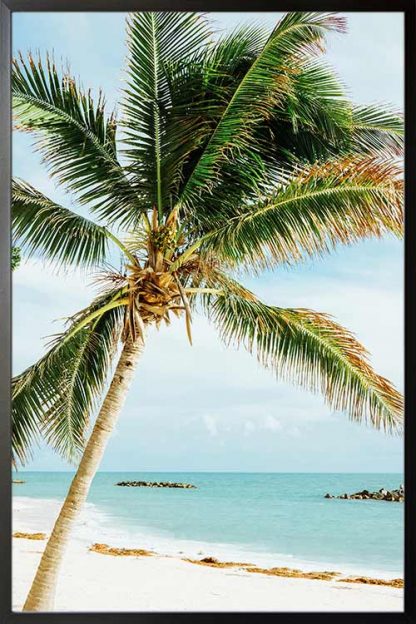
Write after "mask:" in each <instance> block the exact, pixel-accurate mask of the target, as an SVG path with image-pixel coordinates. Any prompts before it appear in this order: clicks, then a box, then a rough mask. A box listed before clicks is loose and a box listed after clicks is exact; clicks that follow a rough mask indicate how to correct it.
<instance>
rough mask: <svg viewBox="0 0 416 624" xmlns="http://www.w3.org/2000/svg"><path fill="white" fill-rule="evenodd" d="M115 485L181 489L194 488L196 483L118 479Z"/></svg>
mask: <svg viewBox="0 0 416 624" xmlns="http://www.w3.org/2000/svg"><path fill="white" fill-rule="evenodd" d="M116 485H120V486H121V487H151V488H181V489H183V490H195V489H196V485H192V484H191V483H175V482H172V481H119V483H116Z"/></svg>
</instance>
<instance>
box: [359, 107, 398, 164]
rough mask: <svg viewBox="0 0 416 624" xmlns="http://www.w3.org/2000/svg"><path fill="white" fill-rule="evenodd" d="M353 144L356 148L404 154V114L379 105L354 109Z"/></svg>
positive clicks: (362, 150)
mask: <svg viewBox="0 0 416 624" xmlns="http://www.w3.org/2000/svg"><path fill="white" fill-rule="evenodd" d="M352 144H353V146H354V147H355V148H356V150H357V151H358V150H360V151H361V152H363V153H364V152H366V151H368V152H370V153H383V152H385V153H387V154H388V155H390V156H392V157H394V156H402V155H403V145H404V123H403V117H402V115H400V114H398V113H396V112H395V111H393V110H391V109H383V108H381V107H379V106H375V105H373V106H359V107H356V108H354V109H353V115H352Z"/></svg>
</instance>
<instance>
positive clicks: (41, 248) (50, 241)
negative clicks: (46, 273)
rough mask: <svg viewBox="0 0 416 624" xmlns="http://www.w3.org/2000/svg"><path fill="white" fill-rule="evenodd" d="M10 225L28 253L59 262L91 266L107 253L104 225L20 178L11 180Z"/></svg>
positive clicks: (98, 262) (28, 254) (99, 262)
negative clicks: (53, 199) (44, 193)
mask: <svg viewBox="0 0 416 624" xmlns="http://www.w3.org/2000/svg"><path fill="white" fill-rule="evenodd" d="M12 227H13V234H14V237H15V239H16V240H18V241H19V243H20V244H21V245H22V247H23V249H24V252H25V255H26V256H28V257H29V256H31V255H32V254H40V255H41V256H42V257H43V258H45V259H47V260H53V261H55V262H57V263H58V264H64V265H76V266H94V265H99V264H101V263H102V262H103V261H104V260H105V258H106V255H107V248H108V240H109V238H108V236H107V235H106V230H105V228H103V227H102V226H100V225H97V224H96V223H94V222H93V221H90V220H89V219H86V218H85V217H82V216H80V215H78V214H76V213H75V212H72V211H71V210H69V209H68V208H64V207H63V206H59V205H58V204H56V203H55V202H53V201H52V200H51V199H49V198H48V197H46V196H45V195H43V194H42V193H40V192H39V191H37V190H36V189H35V188H33V186H31V185H30V184H28V183H27V182H23V181H21V180H13V183H12Z"/></svg>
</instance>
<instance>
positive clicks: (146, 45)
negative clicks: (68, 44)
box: [123, 11, 209, 214]
mask: <svg viewBox="0 0 416 624" xmlns="http://www.w3.org/2000/svg"><path fill="white" fill-rule="evenodd" d="M208 36H209V31H208V28H207V24H206V22H205V19H204V18H203V17H202V16H200V15H198V14H196V13H186V12H183V13H181V12H166V11H164V12H152V11H146V12H139V13H132V14H131V16H130V18H129V21H128V46H129V61H128V68H127V86H126V88H125V95H124V101H123V109H124V127H125V142H126V144H127V146H128V147H127V149H126V150H125V155H126V158H127V159H128V161H129V162H130V163H131V164H130V169H131V170H132V171H134V172H135V174H136V175H138V176H139V178H140V183H141V187H142V188H143V189H144V193H145V195H146V198H147V200H148V204H149V207H153V206H156V207H157V208H158V211H159V214H161V212H162V211H163V208H164V207H166V206H167V207H169V188H170V186H171V182H172V180H171V179H170V178H169V172H170V169H171V168H170V167H169V166H165V165H166V161H169V158H170V157H171V153H172V151H173V150H175V148H177V146H178V144H179V145H180V139H181V136H182V135H181V134H179V136H175V135H173V133H172V131H171V132H170V133H169V132H167V131H166V124H167V117H168V115H169V112H170V109H171V107H172V102H171V95H170V83H169V80H168V72H167V67H168V65H172V64H177V63H178V62H179V61H180V62H181V63H182V64H184V65H185V66H186V64H187V59H188V58H189V57H190V56H192V55H194V54H195V53H196V52H197V50H198V48H199V47H200V46H201V45H202V44H203V43H206V42H207V40H208Z"/></svg>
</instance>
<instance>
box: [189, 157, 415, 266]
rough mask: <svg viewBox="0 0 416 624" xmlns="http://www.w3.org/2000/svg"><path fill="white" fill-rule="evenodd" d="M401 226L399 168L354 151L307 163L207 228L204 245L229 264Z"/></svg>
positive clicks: (262, 261) (326, 246) (291, 256)
mask: <svg viewBox="0 0 416 624" xmlns="http://www.w3.org/2000/svg"><path fill="white" fill-rule="evenodd" d="M387 232H391V233H393V234H395V235H397V236H402V233H403V180H402V178H401V167H400V165H398V164H397V163H396V162H394V161H391V160H386V161H379V160H377V159H374V158H362V157H358V156H352V157H348V158H345V159H342V160H340V161H336V160H331V161H328V162H325V163H317V164H315V165H312V166H311V167H307V168H305V169H303V170H301V171H300V172H298V174H297V175H296V176H295V177H294V178H293V179H290V180H289V182H288V183H287V184H286V185H282V187H281V188H280V189H278V190H276V191H275V192H274V193H273V194H272V195H271V196H269V197H266V198H265V199H263V200H261V201H260V202H259V203H257V205H252V206H249V207H248V208H246V209H244V210H241V212H240V214H237V215H236V216H235V217H234V218H233V219H229V220H228V222H226V223H225V224H224V226H223V227H221V228H218V230H217V231H215V230H214V231H213V232H212V233H211V234H207V235H206V236H205V238H203V239H202V241H201V249H206V250H208V251H209V252H214V253H215V254H216V255H217V256H218V257H220V258H221V259H222V260H223V261H224V262H228V263H230V264H231V265H234V264H238V263H241V264H242V265H246V266H250V267H251V268H262V267H265V266H266V267H267V266H274V265H275V264H276V263H292V262H296V261H299V260H301V259H303V258H305V257H307V256H311V255H314V254H320V253H323V252H326V251H329V250H330V249H332V248H333V247H335V246H336V245H337V244H340V243H341V244H349V243H353V242H355V241H358V240H360V239H363V238H367V237H370V236H376V237H380V236H382V235H383V234H385V233H387Z"/></svg>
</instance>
